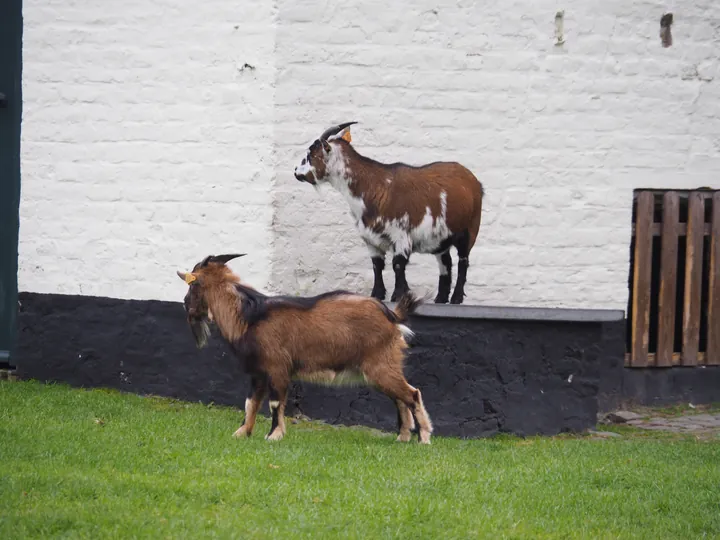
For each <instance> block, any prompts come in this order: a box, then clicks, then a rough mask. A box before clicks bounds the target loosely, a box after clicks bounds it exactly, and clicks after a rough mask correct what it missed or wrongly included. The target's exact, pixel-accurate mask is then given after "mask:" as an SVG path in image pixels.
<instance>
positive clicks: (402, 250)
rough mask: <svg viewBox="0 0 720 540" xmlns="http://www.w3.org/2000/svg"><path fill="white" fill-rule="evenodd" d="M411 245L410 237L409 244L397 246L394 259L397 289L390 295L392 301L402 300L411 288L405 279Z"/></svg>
mask: <svg viewBox="0 0 720 540" xmlns="http://www.w3.org/2000/svg"><path fill="white" fill-rule="evenodd" d="M411 247H412V246H411V245H410V240H409V239H408V241H407V245H403V246H396V247H395V256H394V257H393V260H392V265H393V271H394V272H395V290H394V291H393V293H392V296H391V297H390V301H391V302H395V301H397V300H400V298H402V296H403V295H404V294H405V293H406V292H408V291H409V290H410V286H409V285H408V282H407V279H405V267H406V266H407V264H408V261H409V260H410V252H411Z"/></svg>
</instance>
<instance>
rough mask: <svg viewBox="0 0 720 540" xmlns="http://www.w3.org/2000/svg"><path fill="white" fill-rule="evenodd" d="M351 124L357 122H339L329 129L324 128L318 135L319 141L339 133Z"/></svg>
mask: <svg viewBox="0 0 720 540" xmlns="http://www.w3.org/2000/svg"><path fill="white" fill-rule="evenodd" d="M353 124H357V122H345V123H344V124H339V125H337V126H333V127H331V128H330V129H328V130H326V131H325V133H323V134H322V135H320V140H321V141H327V138H328V137H331V136H332V135H336V134H338V133H340V132H341V131H342V130H343V129H345V128H346V127H348V126H352V125H353Z"/></svg>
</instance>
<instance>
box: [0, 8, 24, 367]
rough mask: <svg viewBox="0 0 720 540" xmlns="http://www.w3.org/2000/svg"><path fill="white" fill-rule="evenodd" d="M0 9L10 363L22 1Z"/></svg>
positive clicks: (0, 208)
mask: <svg viewBox="0 0 720 540" xmlns="http://www.w3.org/2000/svg"><path fill="white" fill-rule="evenodd" d="M1 4H2V9H0V364H5V363H9V358H10V351H11V350H12V346H13V342H14V341H15V318H16V314H17V305H18V303H17V264H18V262H17V261H18V257H17V255H18V223H19V220H18V208H19V204H20V121H21V112H22V95H21V92H22V87H21V72H22V0H3V1H2V2H1Z"/></svg>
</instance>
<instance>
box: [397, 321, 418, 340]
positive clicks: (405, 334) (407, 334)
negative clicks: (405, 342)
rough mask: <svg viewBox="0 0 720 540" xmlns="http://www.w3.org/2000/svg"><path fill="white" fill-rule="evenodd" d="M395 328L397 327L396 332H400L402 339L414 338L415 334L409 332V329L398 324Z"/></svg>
mask: <svg viewBox="0 0 720 540" xmlns="http://www.w3.org/2000/svg"><path fill="white" fill-rule="evenodd" d="M397 327H398V330H400V333H401V334H402V335H403V337H404V338H405V339H412V338H414V337H415V332H413V331H412V330H410V328H408V327H407V326H405V325H404V324H398V325H397Z"/></svg>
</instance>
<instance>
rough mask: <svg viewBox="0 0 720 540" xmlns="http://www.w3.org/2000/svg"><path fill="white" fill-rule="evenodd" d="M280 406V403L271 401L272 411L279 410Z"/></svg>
mask: <svg viewBox="0 0 720 540" xmlns="http://www.w3.org/2000/svg"><path fill="white" fill-rule="evenodd" d="M279 406H280V402H279V401H275V400H272V401H270V410H274V409H277V408H278V407H279Z"/></svg>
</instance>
